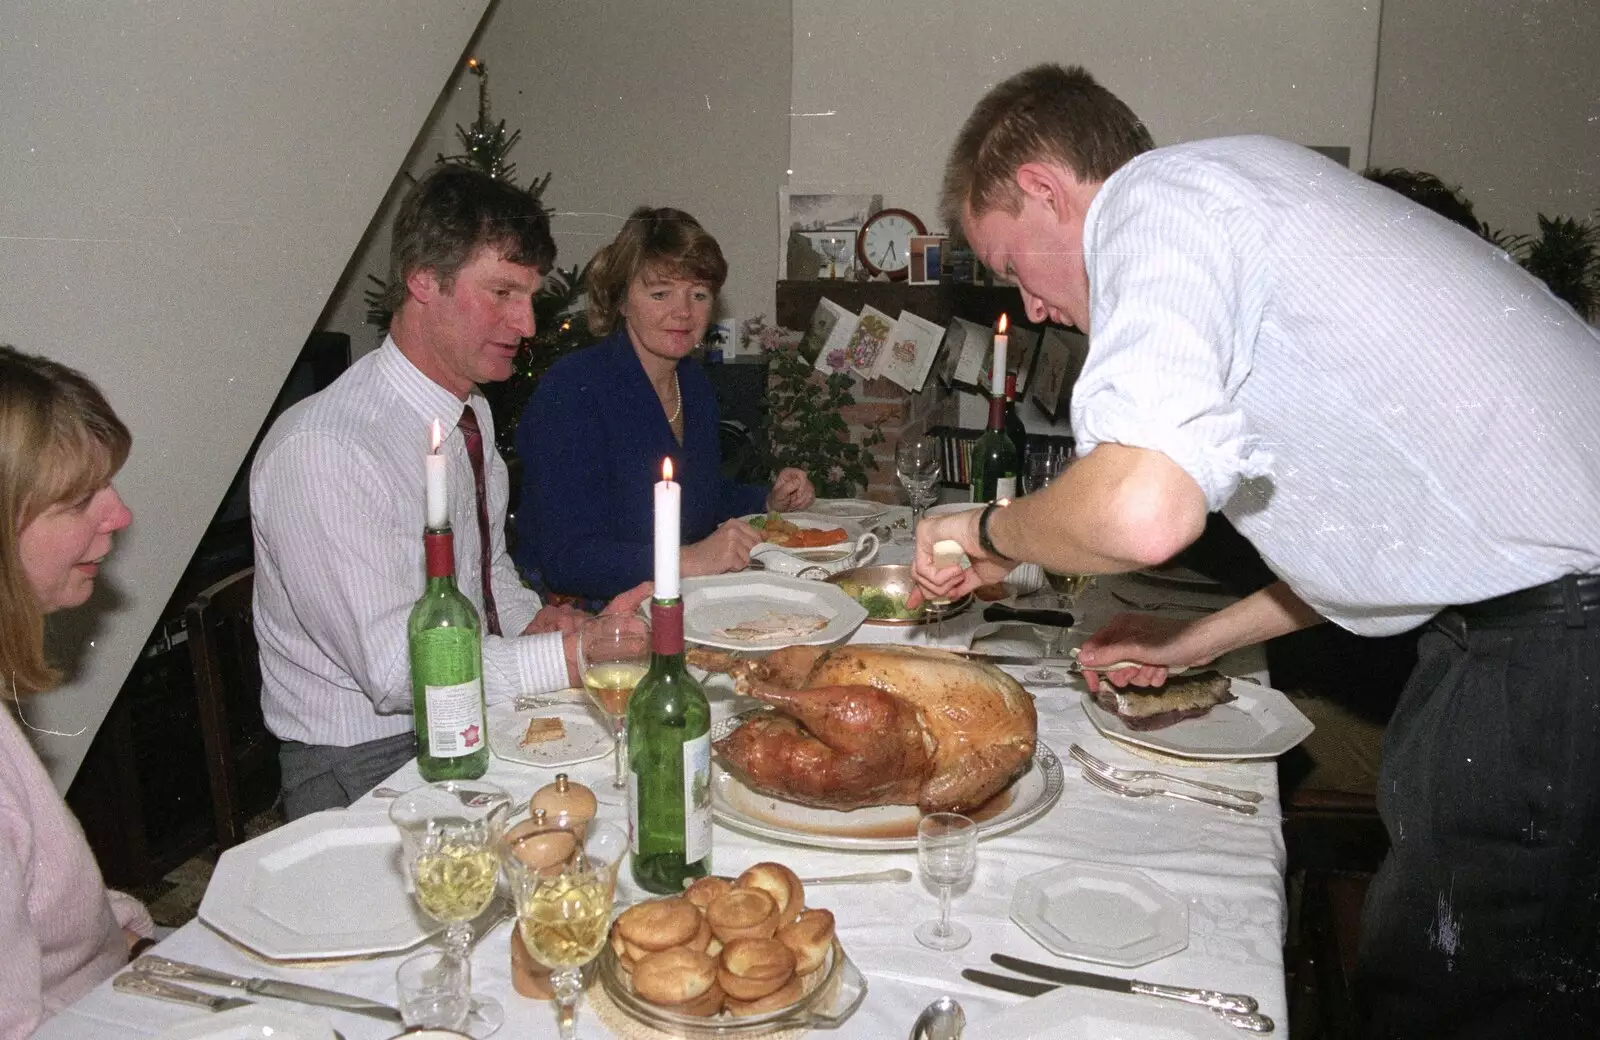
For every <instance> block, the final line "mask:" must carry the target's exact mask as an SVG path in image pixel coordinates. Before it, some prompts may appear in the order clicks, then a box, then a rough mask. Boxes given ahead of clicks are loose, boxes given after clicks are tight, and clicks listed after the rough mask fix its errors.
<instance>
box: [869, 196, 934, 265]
mask: <svg viewBox="0 0 1600 1040" xmlns="http://www.w3.org/2000/svg"><path fill="white" fill-rule="evenodd" d="M927 233H928V229H927V227H926V226H925V225H924V224H923V223H922V221H921V219H920V218H918V217H917V215H916V214H915V213H912V212H911V211H910V210H905V209H880V210H879V211H878V212H876V213H874V214H873V215H872V216H870V217H868V218H867V222H866V223H865V224H863V225H861V230H860V231H859V232H858V233H857V234H856V260H857V261H859V262H860V264H861V266H862V268H863V269H864V270H865V271H866V272H867V274H869V275H872V276H873V277H877V276H878V275H880V274H881V275H883V276H884V277H885V278H888V279H889V280H891V281H899V280H900V279H902V278H904V277H905V276H906V271H907V270H908V269H909V268H910V266H911V236H912V235H926V234H927Z"/></svg>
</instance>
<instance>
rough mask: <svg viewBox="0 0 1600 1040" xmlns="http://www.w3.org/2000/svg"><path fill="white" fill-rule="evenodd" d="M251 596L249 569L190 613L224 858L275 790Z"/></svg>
mask: <svg viewBox="0 0 1600 1040" xmlns="http://www.w3.org/2000/svg"><path fill="white" fill-rule="evenodd" d="M254 590H255V568H254V567H246V568H245V569H243V570H241V571H237V572H235V573H234V574H231V575H229V576H228V577H226V578H224V579H223V580H221V581H219V582H217V583H216V584H215V585H212V586H211V587H210V588H208V589H206V590H205V591H203V592H201V593H200V594H199V595H198V596H196V597H195V599H194V602H192V603H190V604H189V607H188V609H187V610H186V611H185V614H186V617H187V619H188V633H189V648H190V655H191V659H192V661H193V663H194V687H195V696H196V697H197V698H198V699H199V704H200V732H201V736H202V738H203V739H204V742H205V754H206V772H207V776H208V778H209V780H210V784H211V808H212V819H213V823H214V826H215V829H216V835H217V846H218V851H219V852H220V851H221V850H222V849H226V848H229V847H230V846H233V845H236V844H238V843H239V841H240V840H241V838H242V837H243V828H244V821H245V820H246V819H247V818H248V816H249V814H250V812H251V811H252V810H253V809H255V808H257V807H258V806H257V805H256V804H255V803H256V801H258V800H259V796H260V795H261V794H262V793H263V792H271V793H275V792H276V790H277V786H278V779H277V768H278V742H277V740H276V739H275V738H274V737H273V736H272V734H271V733H269V732H268V731H267V727H266V723H265V722H264V721H263V720H262V717H261V664H260V659H259V657H258V655H257V649H256V638H255V630H254V627H253V625H252V623H251V598H252V594H253V593H254ZM251 794H255V795H256V796H257V798H256V799H252V798H251V797H250V795H251ZM270 797H271V794H268V798H269V801H270Z"/></svg>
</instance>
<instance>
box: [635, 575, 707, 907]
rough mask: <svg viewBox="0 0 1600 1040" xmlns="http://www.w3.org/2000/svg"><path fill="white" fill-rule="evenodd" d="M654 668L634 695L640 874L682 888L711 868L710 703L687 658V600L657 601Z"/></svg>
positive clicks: (654, 885) (653, 886) (645, 880)
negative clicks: (684, 616)
mask: <svg viewBox="0 0 1600 1040" xmlns="http://www.w3.org/2000/svg"><path fill="white" fill-rule="evenodd" d="M650 642H651V648H650V649H651V653H650V671H648V672H646V673H645V677H644V678H643V679H640V680H639V685H638V686H636V687H634V690H633V696H632V697H631V698H630V699H629V701H628V767H629V770H630V772H629V774H628V816H629V823H630V824H631V826H632V829H633V880H634V881H635V882H636V883H637V884H638V885H639V887H640V888H643V889H644V890H645V891H647V892H658V893H662V894H679V893H682V892H683V882H684V879H686V878H697V877H704V876H705V875H706V874H707V872H708V871H709V870H710V869H711V707H710V705H708V704H707V703H706V695H705V692H704V691H703V690H701V689H700V684H699V683H697V682H695V681H694V679H693V678H691V677H690V675H689V673H688V671H687V670H686V669H685V668H684V666H683V601H682V600H681V599H673V600H659V599H658V600H653V601H652V602H651V604H650Z"/></svg>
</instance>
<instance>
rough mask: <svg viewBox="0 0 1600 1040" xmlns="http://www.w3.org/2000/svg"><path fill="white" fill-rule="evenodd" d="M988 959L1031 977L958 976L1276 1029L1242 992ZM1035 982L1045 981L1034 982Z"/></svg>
mask: <svg viewBox="0 0 1600 1040" xmlns="http://www.w3.org/2000/svg"><path fill="white" fill-rule="evenodd" d="M989 959H990V960H991V961H993V962H994V963H995V964H998V965H999V966H1000V967H1002V968H1006V969H1008V970H1010V971H1014V972H1018V973H1019V974H1022V975H1028V976H1032V977H1031V978H1020V979H1019V978H1017V977H1016V976H1014V975H1000V974H997V973H995V972H992V971H981V970H979V969H976V968H963V969H962V970H961V977H962V978H964V979H966V980H967V981H969V982H976V983H978V984H979V985H981V986H988V987H990V988H992V989H999V990H1004V991H1005V992H1007V993H1020V994H1022V995H1023V996H1028V997H1036V996H1039V995H1040V994H1041V993H1049V992H1050V991H1051V990H1055V989H1060V988H1061V987H1062V986H1085V987H1088V988H1090V989H1102V990H1107V991H1109V992H1112V993H1128V994H1133V995H1136V996H1144V997H1158V998H1160V999H1163V1000H1175V1001H1179V1002H1181V1003H1184V1004H1192V1005H1194V1006H1195V1007H1202V1008H1206V1009H1208V1010H1209V1011H1211V1013H1212V1014H1214V1015H1216V1016H1217V1017H1218V1018H1220V1019H1222V1020H1223V1021H1224V1022H1226V1023H1228V1024H1229V1025H1231V1026H1235V1027H1237V1028H1239V1029H1242V1030H1244V1031H1245V1032H1247V1033H1255V1034H1257V1035H1265V1034H1267V1033H1270V1032H1272V1031H1273V1029H1274V1028H1276V1026H1275V1024H1274V1023H1273V1021H1272V1019H1271V1018H1269V1017H1267V1016H1266V1015H1263V1014H1261V1012H1260V1010H1259V1005H1258V1004H1257V1003H1256V999H1255V998H1254V997H1252V996H1249V995H1248V994H1244V993H1223V992H1220V991H1218V990H1212V989H1191V988H1190V987H1187V986H1168V985H1164V984H1162V983H1157V982H1140V981H1139V980H1138V979H1124V978H1118V977H1117V976H1115V975H1100V974H1097V973H1095V972H1092V971H1074V970H1072V969H1069V968H1058V967H1055V966H1053V965H1049V964H1038V963H1035V962H1033V961H1027V960H1023V959H1022V958H1021V957H1008V956H1007V955H1005V954H1003V953H995V954H991V955H990V956H989ZM1035 979H1045V980H1048V981H1045V982H1036V981H1034V980H1035ZM912 1035H913V1036H915V1035H916V1034H915V1033H913V1034H912Z"/></svg>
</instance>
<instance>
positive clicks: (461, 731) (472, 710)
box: [426, 679, 483, 758]
mask: <svg viewBox="0 0 1600 1040" xmlns="http://www.w3.org/2000/svg"><path fill="white" fill-rule="evenodd" d="M426 697H427V705H428V718H427V727H428V754H430V755H432V756H434V757H435V758H461V757H463V756H465V755H470V754H472V753H473V752H474V751H477V750H479V749H481V748H482V747H483V680H482V679H473V680H471V681H470V682H464V683H457V684H456V685H454V686H429V687H427V688H426Z"/></svg>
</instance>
